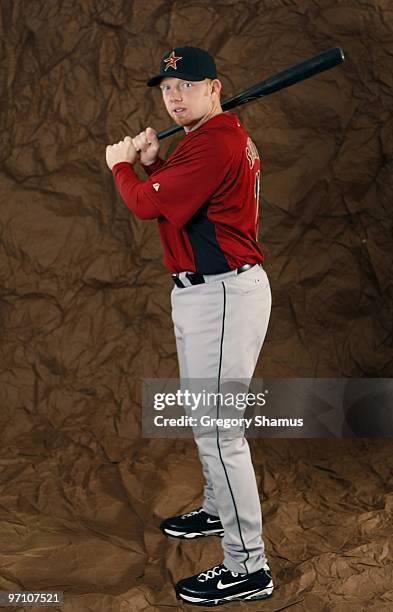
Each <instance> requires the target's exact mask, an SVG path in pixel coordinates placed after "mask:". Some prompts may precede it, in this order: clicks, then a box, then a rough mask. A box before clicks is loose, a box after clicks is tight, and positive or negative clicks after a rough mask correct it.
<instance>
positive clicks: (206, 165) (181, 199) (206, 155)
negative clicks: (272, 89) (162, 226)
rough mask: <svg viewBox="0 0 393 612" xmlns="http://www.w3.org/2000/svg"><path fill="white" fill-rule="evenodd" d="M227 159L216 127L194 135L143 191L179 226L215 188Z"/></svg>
mask: <svg viewBox="0 0 393 612" xmlns="http://www.w3.org/2000/svg"><path fill="white" fill-rule="evenodd" d="M185 138H188V136H186V137H185ZM231 161H232V154H231V151H230V148H229V145H228V144H227V141H226V139H225V138H224V137H222V133H221V132H220V131H219V130H214V131H213V130H210V131H208V132H205V133H202V134H195V135H193V136H192V137H191V138H190V141H189V142H186V143H185V144H184V146H183V147H181V148H179V150H178V151H177V152H176V153H175V154H174V155H172V156H171V157H170V158H169V159H168V160H167V161H166V162H165V164H164V165H163V167H162V168H160V169H158V170H157V171H156V172H154V174H153V175H152V176H150V177H149V178H148V180H147V181H146V183H145V188H146V192H150V195H151V199H152V201H153V202H154V204H155V205H156V207H157V209H158V210H159V211H160V212H161V214H162V215H163V216H164V217H166V218H167V219H168V220H169V221H170V222H171V223H172V224H173V225H175V226H176V227H177V228H178V229H180V228H181V227H183V225H184V224H185V223H187V221H188V220H189V219H191V217H192V216H193V215H194V214H195V213H196V212H197V210H199V208H201V206H203V205H204V204H205V203H206V202H207V201H209V198H210V197H211V196H212V195H213V193H214V192H215V191H216V190H217V189H218V188H219V186H220V185H221V183H222V182H223V180H224V178H225V176H226V175H227V173H228V170H229V168H230V166H231Z"/></svg>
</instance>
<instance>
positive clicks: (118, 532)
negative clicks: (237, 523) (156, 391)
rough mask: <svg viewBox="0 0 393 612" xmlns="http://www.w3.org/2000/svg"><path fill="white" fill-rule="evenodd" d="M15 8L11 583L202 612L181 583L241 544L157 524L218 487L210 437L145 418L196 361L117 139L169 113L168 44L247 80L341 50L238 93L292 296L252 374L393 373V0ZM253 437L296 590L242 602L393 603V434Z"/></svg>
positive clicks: (115, 603) (342, 607)
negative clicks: (154, 428) (115, 174)
mask: <svg viewBox="0 0 393 612" xmlns="http://www.w3.org/2000/svg"><path fill="white" fill-rule="evenodd" d="M0 7H1V10H0V19H1V45H0V53H1V62H0V87H1V92H0V95H1V105H0V121H1V141H0V142H1V144H0V159H1V174H0V180H1V191H0V215H1V217H0V224H1V225H0V228H1V243H0V245H1V268H0V274H1V296H0V300H1V302H0V309H1V319H0V320H1V370H0V378H1V383H0V394H1V404H0V405H1V413H0V425H1V442H2V444H1V454H0V478H1V481H0V482H1V484H0V516H1V523H0V542H1V545H0V590H13V589H14V590H15V589H17V590H48V589H58V590H63V591H65V605H64V608H63V610H64V611H65V612H85V611H86V612H87V611H94V612H115V611H121V612H129V611H138V612H139V611H140V612H142V611H151V610H156V611H159V610H162V611H163V610H167V609H173V610H180V609H182V605H181V604H180V603H179V602H177V601H176V599H175V596H174V590H173V583H174V582H175V581H177V580H178V579H180V578H182V577H184V576H187V575H190V574H191V573H196V572H198V571H201V570H203V569H206V568H207V567H209V566H211V565H214V564H215V563H217V562H219V561H220V560H221V549H220V542H219V540H216V539H210V538H209V539H204V540H202V541H200V540H197V541H190V542H177V541H176V540H166V539H164V538H163V537H162V536H161V533H160V532H159V530H158V529H157V526H158V524H159V522H160V520H161V519H162V518H163V517H165V516H168V515H170V514H173V513H176V514H178V513H180V512H182V511H185V510H187V509H190V508H192V507H194V506H195V505H196V504H198V503H199V502H200V501H201V493H202V476H201V473H200V467H199V463H198V459H197V454H196V450H195V446H194V443H193V441H192V440H150V439H144V438H142V437H141V434H140V428H139V423H140V402H141V397H140V394H141V379H142V378H144V377H153V378H155V377H176V376H177V361H176V352H175V343H174V338H173V330H172V327H171V319H170V301H169V292H170V289H171V286H172V285H171V280H170V277H169V275H168V273H167V272H166V270H165V268H164V267H163V264H162V259H161V257H162V253H161V244H160V241H159V236H158V231H157V228H156V225H155V222H142V221H138V220H136V219H135V218H133V217H132V215H130V214H129V212H128V210H127V208H126V207H125V205H124V204H123V203H122V202H121V200H120V198H119V196H118V194H117V192H116V189H115V186H114V181H113V179H112V175H111V173H110V171H109V170H108V168H107V166H106V163H105V146H106V145H107V144H112V143H113V142H117V141H118V140H120V139H122V138H124V136H125V135H127V134H130V135H133V134H135V133H137V132H139V131H140V130H142V129H144V128H145V127H146V126H147V125H151V126H153V127H155V128H156V129H157V130H161V129H164V128H165V127H167V126H168V125H170V123H171V122H170V120H169V117H168V116H166V113H165V111H164V109H163V105H162V104H161V103H160V96H159V92H158V91H151V90H148V88H147V87H146V86H145V81H146V79H147V78H148V77H149V76H151V75H152V74H154V73H155V71H156V70H157V67H158V62H159V59H160V57H161V55H162V54H163V53H165V52H166V51H168V50H170V49H171V46H180V45H182V44H191V45H197V46H202V47H205V48H206V49H208V50H209V51H210V52H211V53H213V54H214V55H215V57H216V60H217V65H218V69H219V72H220V75H221V77H222V83H223V86H224V92H223V93H224V98H225V97H229V96H231V95H234V94H235V93H238V92H240V91H241V90H242V89H244V88H246V87H248V86H250V85H252V84H254V83H255V82H257V81H259V80H261V79H263V78H267V77H269V76H271V75H273V74H275V73H277V72H278V71H280V70H283V69H285V68H287V67H289V66H290V65H293V64H295V63H297V62H300V61H302V60H304V59H307V58H308V57H311V56H313V55H316V54H318V53H320V52H321V51H324V50H326V49H328V48H331V47H334V46H341V47H342V48H343V49H344V51H345V53H346V62H345V63H344V64H343V65H342V66H340V67H336V68H334V69H332V70H330V71H328V72H325V73H324V74H322V75H318V76H315V77H313V78H312V79H309V80H308V81H306V82H303V83H301V84H298V85H296V86H293V87H291V88H288V89H286V90H284V91H281V92H279V93H276V94H274V95H272V96H269V97H267V98H265V99H262V100H260V101H258V102H254V103H252V104H249V105H247V106H246V107H242V108H241V109H238V111H235V112H238V115H239V117H240V118H241V120H242V121H243V122H244V124H245V125H246V126H247V128H248V130H249V132H250V135H251V136H252V138H253V139H254V141H255V143H256V144H257V146H258V148H259V151H260V154H261V158H262V165H263V177H262V184H261V196H262V197H261V203H260V211H261V221H260V231H261V235H260V240H261V243H262V246H263V249H264V252H265V255H266V263H265V268H266V270H267V273H268V275H269V278H270V281H271V285H272V292H273V309H272V317H271V323H270V327H269V331H268V336H267V338H266V342H265V346H264V348H263V352H262V355H261V358H260V361H259V364H258V367H257V370H256V373H255V375H256V376H259V377H260V376H266V377H269V376H271V377H333V378H334V377H364V376H366V377H391V376H392V375H393V350H392V263H393V262H392V196H393V189H392V152H393V123H392V91H393V65H392V54H393V44H392V40H393V11H392V6H391V3H390V2H389V1H388V0H372V1H371V0H368V1H367V0H347V1H346V2H345V3H341V2H333V1H328V2H325V1H323V0H315V1H312V2H311V1H309V2H303V3H299V2H295V0H293V1H286V0H275V1H273V0H272V1H271V2H268V1H267V0H265V1H260V2H258V1H256V0H255V1H254V0H248V1H247V0H244V1H233V0H226V1H221V2H208V1H206V0H195V1H191V2H180V1H176V0H175V1H164V0H159V1H158V0H151V1H150V2H144V1H143V0H135V1H131V0H129V1H126V0H122V1H120V0H119V1H115V0H110V1H104V0H80V1H79V2H72V1H71V0H65V1H61V2H60V1H59V0H55V1H53V2H44V1H43V0H33V1H31V2H23V1H22V0H2V2H1V4H0ZM177 140H178V136H176V137H172V138H169V139H166V140H164V141H162V151H163V154H164V155H165V154H167V153H168V152H170V151H171V150H172V149H173V147H174V145H175V143H176V142H177ZM141 176H143V172H141ZM251 447H252V452H253V457H254V463H255V468H256V472H257V477H258V481H259V486H260V492H261V500H262V509H263V519H264V539H265V543H266V549H267V554H268V558H269V560H270V564H271V567H272V570H273V575H274V579H275V584H276V591H275V594H274V596H273V598H272V599H271V600H269V601H267V602H257V603H253V604H248V605H247V604H233V605H228V606H227V607H228V610H229V609H235V610H237V609H250V610H254V611H255V612H256V611H257V610H260V611H264V610H266V611H267V610H269V611H270V610H284V609H287V608H289V607H290V608H291V610H293V612H295V611H296V612H300V611H307V612H309V611H312V612H320V611H331V610H334V611H335V612H344V611H345V612H348V611H353V612H359V611H360V610H375V611H378V612H380V611H382V610H386V611H388V610H392V608H393V589H392V584H393V571H392V554H393V545H392V533H393V529H392V512H393V481H392V466H393V463H392V444H391V441H390V440H388V439H352V440H351V439H346V440H285V439H282V440H278V439H276V440H272V439H270V440H269V439H262V440H251ZM191 608H192V607H191ZM9 609H10V610H15V611H16V610H22V609H23V608H21V607H14V608H9ZM37 609H38V608H37ZM40 609H41V610H53V609H55V608H40ZM57 609H59V610H60V608H57ZM198 609H199V608H198Z"/></svg>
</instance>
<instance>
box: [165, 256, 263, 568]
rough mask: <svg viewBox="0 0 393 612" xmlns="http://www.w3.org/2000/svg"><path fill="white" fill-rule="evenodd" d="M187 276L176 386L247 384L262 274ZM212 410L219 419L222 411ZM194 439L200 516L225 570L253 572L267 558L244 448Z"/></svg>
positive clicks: (181, 292)
mask: <svg viewBox="0 0 393 612" xmlns="http://www.w3.org/2000/svg"><path fill="white" fill-rule="evenodd" d="M185 274H186V273H185V272H182V273H180V279H181V280H182V281H183V283H184V284H185V285H187V286H186V287H184V288H181V287H177V286H174V288H173V290H172V293H171V304H172V320H173V324H174V330H175V338H176V347H177V354H178V361H179V373H180V379H181V380H182V379H187V380H189V381H190V380H191V381H192V380H193V379H204V380H207V379H209V380H212V379H213V380H214V379H216V383H217V384H218V387H219V381H220V380H221V379H224V380H225V379H243V380H244V379H245V380H246V381H248V382H250V381H251V378H252V376H253V373H254V370H255V366H256V363H257V360H258V356H259V353H260V350H261V348H262V345H263V341H264V339H265V335H266V331H267V327H268V323H269V317H270V311H271V292H270V285H269V280H268V277H267V274H266V272H265V270H264V269H263V267H262V266H261V265H256V266H254V267H252V268H250V269H249V270H247V271H245V272H242V273H241V274H236V271H231V272H225V273H224V274H216V275H205V276H204V277H205V280H206V281H207V282H205V283H204V284H200V285H191V284H190V283H189V281H188V279H187V277H186V276H185ZM217 390H219V389H217V388H216V391H217ZM217 410H218V412H217V415H218V417H224V416H225V406H221V407H220V406H219V407H218V409H217ZM186 412H187V410H186ZM239 416H242V413H239ZM194 439H195V442H196V444H197V448H198V453H199V458H200V460H201V464H202V470H203V475H204V478H205V488H204V503H203V509H204V510H205V511H206V512H208V513H209V514H213V515H215V516H219V517H220V520H221V522H222V525H223V527H224V530H225V535H224V537H223V539H222V546H223V551H224V564H225V566H226V567H227V568H228V569H229V570H230V571H233V572H238V573H247V574H248V573H252V572H255V571H257V570H259V569H261V568H262V567H263V565H264V563H265V561H266V558H265V551H264V543H263V540H262V513H261V504H260V500H259V495H258V488H257V483H256V479H255V472H254V468H253V465H252V461H251V455H250V450H249V445H248V442H247V440H246V438H245V437H244V435H242V436H241V437H239V436H237V437H236V436H235V437H232V436H230V434H226V433H225V431H222V430H220V432H219V433H218V432H217V435H216V436H210V437H209V436H205V435H195V432H194Z"/></svg>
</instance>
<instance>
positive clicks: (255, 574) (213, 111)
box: [106, 47, 273, 606]
mask: <svg viewBox="0 0 393 612" xmlns="http://www.w3.org/2000/svg"><path fill="white" fill-rule="evenodd" d="M147 84H148V85H149V86H155V85H159V86H160V89H161V91H162V97H163V101H164V104H165V107H166V110H167V112H168V113H169V115H170V116H171V117H172V118H173V119H174V121H175V122H176V123H177V124H178V125H180V126H182V127H183V128H184V132H185V136H184V138H183V139H182V140H181V142H180V143H179V144H178V145H177V146H176V148H175V150H174V151H173V153H172V154H171V155H170V156H169V157H168V159H167V160H166V161H164V160H163V159H161V158H160V157H159V141H158V139H157V134H156V132H155V131H154V130H153V129H152V128H150V127H148V128H146V130H145V131H143V132H141V133H140V134H138V135H137V136H135V137H134V138H130V137H129V136H126V137H125V138H124V140H122V141H120V142H119V143H117V144H114V145H111V146H108V147H107V148H106V161H107V164H108V167H109V168H110V169H111V171H112V173H113V176H114V179H115V182H116V185H117V188H118V190H119V192H120V195H121V196H122V199H123V200H124V202H125V203H126V205H127V207H128V208H129V209H130V210H131V211H132V212H133V213H134V214H135V215H136V216H137V217H138V218H139V219H157V221H158V226H159V231H160V237H161V241H162V245H163V250H164V263H165V265H166V267H167V268H168V270H169V271H170V272H171V273H172V277H173V280H174V283H175V284H174V287H173V289H172V294H171V304H172V319H173V323H174V330H175V337H176V347H177V353H178V361H179V373H180V378H181V379H205V380H206V379H215V381H216V383H217V389H216V391H217V392H219V391H220V381H224V380H225V379H242V380H243V379H244V380H246V381H250V380H251V378H252V376H253V373H254V370H255V366H256V363H257V359H258V356H259V353H260V350H261V348H262V345H263V342H264V338H265V335H266V331H267V327H268V322H269V316H270V310H271V293H270V286H269V281H268V278H267V275H266V272H265V270H264V269H263V267H262V263H263V261H264V257H263V254H262V251H261V249H260V246H259V244H258V238H257V236H258V198H259V179H260V159H259V155H258V151H257V149H256V146H255V144H254V143H253V141H252V140H251V138H250V137H249V135H248V134H247V132H246V130H245V128H244V127H243V125H242V124H241V122H240V121H239V119H238V117H237V116H236V115H235V114H232V113H229V112H223V110H222V107H221V102H220V91H221V82H220V81H219V79H218V78H217V72H216V66H215V62H214V59H213V58H212V57H211V56H210V55H209V53H207V52H206V51H204V50H202V49H199V48H196V47H177V48H175V49H172V50H171V51H170V52H168V53H166V54H165V55H164V56H163V57H162V59H161V62H160V70H159V74H158V75H157V76H154V77H153V78H151V79H150V80H149V81H148V83H147ZM136 162H140V163H141V164H142V166H143V167H144V169H145V170H146V173H147V175H148V178H147V180H146V181H141V180H140V179H139V178H138V176H137V175H136V173H135V172H134V170H133V165H134V164H135V163H136ZM216 416H217V417H218V418H219V417H225V406H223V405H220V404H218V406H217V414H216ZM238 416H239V417H240V416H242V413H239V414H238ZM194 435H195V432H194ZM195 442H196V444H197V448H198V453H199V457H200V460H201V464H202V470H203V474H204V477H205V488H204V501H203V505H202V506H201V507H200V508H196V509H193V510H191V511H189V512H187V513H185V514H181V515H179V516H175V517H171V518H168V519H166V520H165V521H164V522H163V523H162V524H161V530H162V531H163V533H165V534H166V535H169V536H171V537H177V538H184V539H189V538H193V537H203V536H209V535H219V536H223V540H222V546H223V553H224V559H223V562H222V563H218V564H217V565H215V566H214V567H212V568H209V569H208V570H204V571H201V572H200V573H199V574H196V575H195V576H191V577H188V578H184V579H182V580H180V581H179V582H178V583H177V585H176V593H177V596H178V597H179V598H181V599H183V600H184V601H186V602H190V603H193V604H195V605H206V606H211V605H217V604H221V603H226V602H230V601H234V600H241V601H252V600H257V599H264V598H266V597H269V596H270V595H271V594H272V592H273V582H272V578H271V572H270V569H269V565H268V563H267V559H266V556H265V549H264V543H263V540H262V516H261V506H260V501H259V495H258V490H257V484H256V478H255V473H254V468H253V465H252V461H251V456H250V451H249V446H248V443H247V440H246V439H245V437H244V436H240V437H231V436H230V435H228V434H226V435H225V434H223V432H222V431H221V430H219V429H218V428H217V431H216V435H214V436H210V437H208V436H198V435H195Z"/></svg>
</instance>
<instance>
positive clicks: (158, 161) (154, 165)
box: [141, 157, 165, 176]
mask: <svg viewBox="0 0 393 612" xmlns="http://www.w3.org/2000/svg"><path fill="white" fill-rule="evenodd" d="M164 164H165V160H164V159H161V157H157V159H156V161H155V162H154V163H152V164H150V166H145V165H144V164H141V165H142V168H143V169H144V170H145V172H146V174H147V175H148V176H150V175H151V174H153V172H156V170H159V169H160V168H161V167H162V166H163V165H164Z"/></svg>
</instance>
